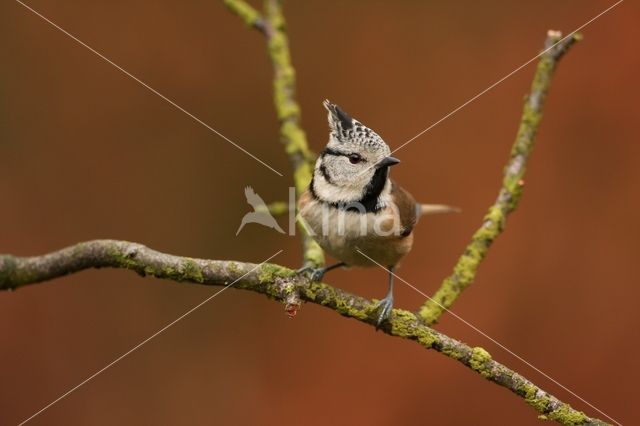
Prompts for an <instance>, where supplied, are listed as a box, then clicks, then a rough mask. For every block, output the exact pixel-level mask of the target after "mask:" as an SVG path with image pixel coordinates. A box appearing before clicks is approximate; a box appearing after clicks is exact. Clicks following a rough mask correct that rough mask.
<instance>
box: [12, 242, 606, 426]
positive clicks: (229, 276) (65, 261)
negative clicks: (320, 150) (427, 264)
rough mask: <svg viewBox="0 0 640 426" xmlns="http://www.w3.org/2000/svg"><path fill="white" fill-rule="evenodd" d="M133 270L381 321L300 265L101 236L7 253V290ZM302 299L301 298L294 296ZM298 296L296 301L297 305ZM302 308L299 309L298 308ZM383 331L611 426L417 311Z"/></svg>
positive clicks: (557, 408) (546, 411) (547, 413)
mask: <svg viewBox="0 0 640 426" xmlns="http://www.w3.org/2000/svg"><path fill="white" fill-rule="evenodd" d="M105 267H110V268H122V269H130V270H132V271H135V272H137V273H138V274H140V275H142V276H147V275H148V276H153V277H157V278H163V279H169V280H174V281H179V282H188V283H198V284H204V285H218V286H220V285H221V286H224V285H228V284H229V283H231V282H234V281H236V280H238V279H239V278H240V277H243V275H245V276H244V277H243V278H241V279H239V280H238V281H237V282H236V283H235V284H234V287H235V288H238V289H243V290H250V291H254V292H256V293H260V294H264V295H265V296H267V297H269V298H270V299H276V300H278V301H281V302H283V303H287V304H291V303H292V299H291V295H292V294H295V295H299V297H300V299H301V300H303V301H307V302H311V303H315V304H318V305H321V306H324V307H327V308H329V309H331V310H333V311H336V312H337V313H339V314H340V315H343V316H346V317H350V318H354V319H356V320H358V321H361V322H363V323H366V324H369V325H371V326H373V327H375V326H376V324H377V301H375V300H367V299H365V298H362V297H360V296H356V295H353V294H349V293H347V292H344V291H342V290H340V289H337V288H334V287H331V286H329V285H327V284H322V283H309V281H308V280H306V279H305V278H303V277H302V276H301V275H298V274H296V273H295V271H293V270H291V269H288V268H285V267H283V266H279V265H274V264H263V265H262V266H260V267H259V268H256V265H255V264H252V263H244V262H236V261H222V260H204V259H193V258H188V257H180V256H174V255H170V254H165V253H160V252H158V251H155V250H151V249H149V248H147V247H145V246H143V245H141V244H137V243H131V242H127V241H114V240H94V241H88V242H84V243H80V244H76V245H74V246H71V247H67V248H64V249H62V250H59V251H56V252H53V253H49V254H45V255H43V256H34V257H15V256H11V255H0V290H13V289H16V288H19V287H22V286H26V285H28V284H35V283H38V282H42V281H46V280H50V279H53V278H56V277H62V276H65V275H68V274H72V273H75V272H79V271H82V270H84V269H90V268H105ZM294 299H296V298H294ZM295 303H297V302H296V300H294V304H295ZM294 314H295V312H294ZM382 330H383V331H384V332H385V333H387V334H389V335H391V336H396V337H401V338H404V339H409V340H413V341H415V342H417V343H418V344H420V345H421V346H423V347H425V348H427V349H434V350H436V351H438V352H440V353H441V354H443V355H446V356H448V357H449V358H452V359H454V360H456V361H458V362H460V363H462V364H463V365H465V366H467V367H469V368H470V369H472V370H473V371H475V372H476V373H478V374H480V375H481V376H482V377H484V378H485V379H487V380H490V381H492V382H494V383H496V384H498V385H500V386H502V387H504V388H507V389H509V390H510V391H512V392H513V393H515V394H516V395H518V396H520V397H521V398H523V399H524V400H525V401H526V402H527V403H528V404H529V405H531V406H532V407H533V408H534V409H536V410H537V411H538V412H539V413H540V414H541V415H542V416H544V417H545V418H548V419H552V420H556V421H558V422H559V423H561V424H564V425H606V424H607V423H606V422H603V421H602V420H599V419H596V418H590V417H588V416H586V415H585V414H584V413H582V412H580V411H577V410H575V409H573V408H572V407H571V406H570V405H569V404H566V403H564V402H562V401H560V400H559V399H557V398H556V397H554V396H553V395H551V394H549V393H547V392H545V391H544V390H542V389H540V388H539V387H538V386H537V385H535V384H534V383H532V382H531V381H529V380H527V379H526V378H525V377H523V376H522V375H520V374H518V373H516V372H515V371H513V370H511V369H509V368H508V367H506V366H504V365H503V364H500V363H499V362H497V361H495V360H493V359H492V357H491V355H490V354H489V353H488V352H487V351H486V350H484V349H483V348H480V347H470V346H469V345H467V344H465V343H462V342H460V341H458V340H455V339H453V338H451V337H448V336H447V335H445V334H443V333H441V332H438V331H436V330H434V329H432V328H430V327H429V326H427V325H425V324H424V322H422V321H421V320H420V318H418V317H417V316H416V315H415V314H413V313H411V312H408V311H405V310H401V309H394V310H393V312H392V317H391V320H390V321H388V322H385V324H384V325H383V327H382Z"/></svg>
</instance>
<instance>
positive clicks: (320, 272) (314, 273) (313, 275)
mask: <svg viewBox="0 0 640 426" xmlns="http://www.w3.org/2000/svg"><path fill="white" fill-rule="evenodd" d="M325 272H327V268H314V267H312V266H304V267H302V268H300V269H298V270H297V271H296V273H297V274H305V273H309V280H311V282H314V283H316V282H320V281H322V277H324V273H325Z"/></svg>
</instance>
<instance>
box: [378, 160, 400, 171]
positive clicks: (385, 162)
mask: <svg viewBox="0 0 640 426" xmlns="http://www.w3.org/2000/svg"><path fill="white" fill-rule="evenodd" d="M399 162H400V160H398V159H397V158H395V157H384V158H383V159H382V160H381V161H380V162H379V163H378V164H376V169H381V168H383V167H391V166H394V165H396V164H398V163H399Z"/></svg>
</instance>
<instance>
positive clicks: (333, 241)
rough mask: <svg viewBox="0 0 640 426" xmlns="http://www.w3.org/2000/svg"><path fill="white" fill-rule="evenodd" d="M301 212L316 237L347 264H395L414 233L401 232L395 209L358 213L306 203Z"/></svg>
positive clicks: (326, 248) (327, 250) (408, 249)
mask: <svg viewBox="0 0 640 426" xmlns="http://www.w3.org/2000/svg"><path fill="white" fill-rule="evenodd" d="M307 207H308V208H305V209H302V210H301V212H300V214H301V216H302V218H303V219H304V222H305V224H306V226H307V228H308V230H309V231H311V232H312V235H313V238H314V239H315V240H316V241H317V242H318V244H319V245H320V246H321V247H322V248H323V249H324V250H325V251H326V252H327V253H328V254H329V255H331V256H332V257H334V258H336V259H338V260H340V261H342V262H345V263H346V264H347V265H357V266H375V265H376V263H379V264H381V265H383V266H385V267H387V266H394V265H396V264H397V263H398V262H399V261H400V259H401V258H402V257H403V256H404V255H405V254H407V253H408V252H409V251H410V250H411V245H412V243H413V235H412V234H410V235H408V236H402V235H401V232H400V231H401V230H400V229H399V219H398V218H397V217H396V216H395V215H394V214H392V213H384V212H381V213H366V214H362V213H357V212H350V211H347V212H345V211H343V210H338V209H335V208H328V207H323V206H322V205H321V204H320V203H317V205H316V206H307Z"/></svg>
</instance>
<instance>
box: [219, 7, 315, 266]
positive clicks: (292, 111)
mask: <svg viewBox="0 0 640 426" xmlns="http://www.w3.org/2000/svg"><path fill="white" fill-rule="evenodd" d="M225 4H226V5H227V6H228V7H229V9H230V10H231V11H232V12H234V13H235V14H236V15H238V16H239V17H240V18H241V19H242V20H243V21H244V22H245V23H246V24H247V25H250V26H253V27H255V28H257V29H259V30H260V31H261V32H262V33H263V34H264V35H265V37H266V40H267V51H268V53H269V57H270V59H271V64H272V66H273V72H274V75H273V100H274V103H275V107H276V113H277V115H278V120H279V122H280V139H281V141H282V143H283V144H284V147H285V151H286V153H287V155H288V156H289V160H290V162H291V166H292V168H293V181H294V185H295V188H296V194H297V195H300V194H302V193H303V192H304V191H305V190H306V189H307V187H308V186H309V182H310V181H311V176H312V175H313V162H314V157H315V156H314V154H313V153H312V152H311V151H310V150H309V145H308V143H307V136H306V134H305V132H304V130H303V129H302V126H301V125H300V106H299V105H298V102H297V101H296V98H295V83H296V80H295V78H296V73H295V69H294V68H293V65H292V64H291V54H290V52H289V39H288V37H287V28H286V21H285V18H284V14H283V12H282V2H281V1H280V0H265V2H264V8H265V14H264V17H263V16H262V15H261V14H260V13H259V12H258V11H257V10H255V9H254V8H253V7H251V6H250V5H249V4H247V3H246V2H244V1H241V0H225ZM256 23H259V24H258V25H256ZM298 229H299V231H300V233H301V234H302V245H303V257H304V263H305V266H313V267H320V266H322V265H323V264H324V254H323V252H322V249H321V248H320V246H319V245H318V244H317V243H316V242H315V241H314V240H313V238H311V237H310V236H309V235H308V234H307V232H306V230H305V228H304V227H303V226H302V225H299V226H298Z"/></svg>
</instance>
